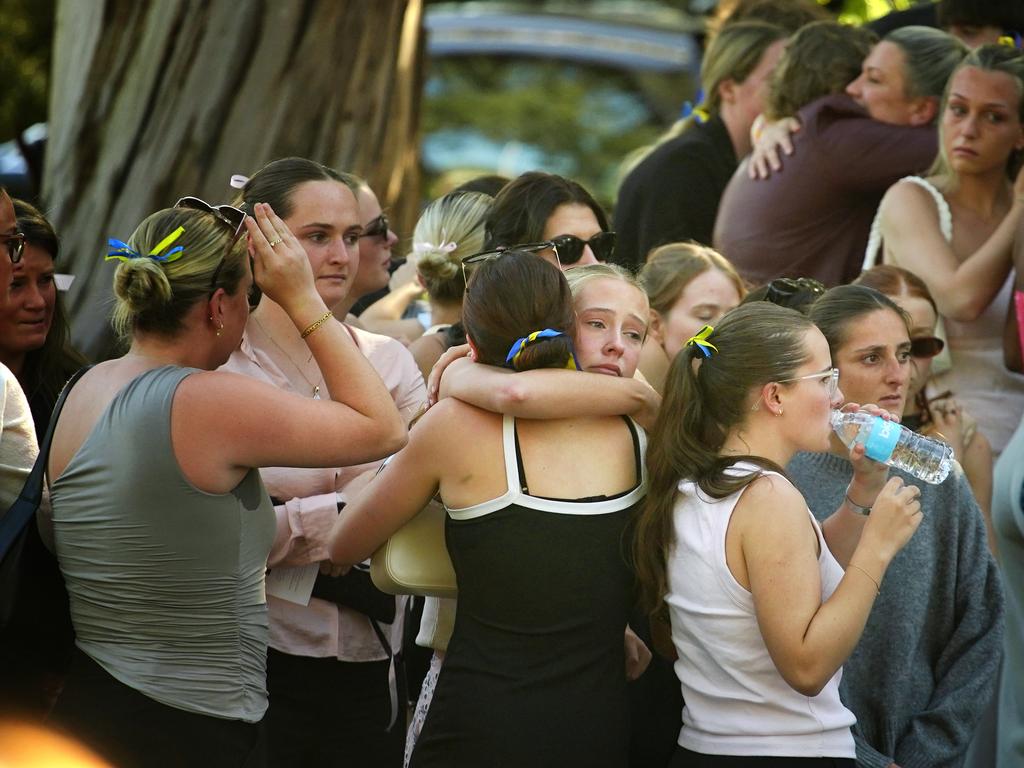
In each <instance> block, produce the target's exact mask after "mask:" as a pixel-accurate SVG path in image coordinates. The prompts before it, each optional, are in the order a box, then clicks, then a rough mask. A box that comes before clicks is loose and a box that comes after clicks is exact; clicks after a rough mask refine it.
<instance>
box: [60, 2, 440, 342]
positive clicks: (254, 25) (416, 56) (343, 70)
mask: <svg viewBox="0 0 1024 768" xmlns="http://www.w3.org/2000/svg"><path fill="white" fill-rule="evenodd" d="M422 5H423V2H422V0H159V2H138V0H89V2H82V0H60V3H59V6H58V10H57V31H56V37H55V40H54V64H53V77H52V81H51V82H52V91H51V103H50V121H49V123H50V131H49V140H48V147H47V157H46V167H45V171H44V179H43V197H44V200H45V203H46V208H47V210H48V212H49V213H50V216H51V218H52V220H53V222H54V225H55V226H56V228H57V231H58V232H59V233H60V235H61V237H62V238H63V241H64V243H65V249H64V253H65V257H64V262H65V263H64V265H63V266H65V267H66V268H67V269H68V270H69V271H70V272H72V273H73V274H75V275H76V276H77V281H76V283H75V285H74V287H73V288H72V289H71V292H70V294H69V296H68V302H69V309H70V312H71V316H72V318H73V322H72V329H73V338H74V341H75V343H76V344H77V345H78V346H79V348H80V349H82V351H83V352H85V353H86V354H87V355H89V356H90V357H93V358H96V359H101V358H103V357H106V356H109V355H110V354H111V353H112V352H113V351H114V346H113V340H112V337H111V335H110V332H109V325H108V322H107V318H108V315H109V309H110V296H111V293H110V285H111V282H112V276H113V273H112V269H111V267H110V263H109V262H104V261H103V258H102V257H103V255H104V254H105V249H104V246H105V244H106V241H107V238H108V237H118V238H120V239H126V238H127V236H128V235H129V234H131V232H132V230H133V228H134V227H135V226H136V225H137V224H138V223H139V222H140V221H141V220H142V219H143V218H144V217H145V216H147V215H148V214H149V213H152V212H153V211H156V210H159V209H160V208H164V207H167V206H170V205H173V204H174V202H175V200H177V199H178V198H179V197H181V196H182V195H186V194H193V195H199V196H200V197H203V198H204V199H206V200H209V201H211V202H221V201H224V200H227V199H228V198H229V197H230V195H231V193H232V192H233V190H231V189H230V188H229V186H228V179H229V178H230V176H231V175H232V174H233V173H241V174H246V175H249V174H252V173H253V172H254V171H256V170H257V169H259V168H260V167H261V166H262V165H264V164H265V163H266V162H268V161H270V160H272V159H274V158H278V157H287V156H291V155H298V156H302V157H308V158H311V159H314V160H317V161H319V162H322V163H324V164H326V165H330V166H332V167H335V168H338V169H339V170H344V171H350V172H354V173H356V174H358V175H360V176H363V177H364V178H366V179H367V180H368V181H369V183H370V185H371V186H372V187H373V188H374V189H375V190H376V191H377V193H378V195H379V196H380V197H381V202H382V203H383V204H385V205H387V204H390V205H391V207H392V210H393V212H394V214H395V215H394V218H395V219H396V220H397V221H398V223H399V226H404V227H405V228H406V229H405V230H404V231H408V230H409V229H410V228H411V226H412V224H413V221H414V217H415V215H416V211H417V205H418V192H419V191H418V188H417V187H418V178H417V175H418V173H417V169H418V140H417V130H418V113H419V93H420V87H421V66H420V63H421V52H422V45H421V43H422V34H421V20H422V11H423V8H422Z"/></svg>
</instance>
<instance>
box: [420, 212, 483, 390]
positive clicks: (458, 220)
mask: <svg viewBox="0 0 1024 768" xmlns="http://www.w3.org/2000/svg"><path fill="white" fill-rule="evenodd" d="M493 200H494V198H492V197H491V196H490V195H485V194H483V193H481V192H451V193H449V194H447V195H444V196H443V197H439V198H438V199H436V200H434V201H433V202H431V203H430V204H429V205H427V207H426V208H424V209H423V213H422V215H420V219H419V221H418V222H416V229H415V230H414V231H413V235H412V241H413V243H412V257H413V258H414V259H415V262H416V280H417V282H418V283H419V285H420V286H422V287H423V288H424V289H425V290H426V292H427V299H428V301H429V302H430V327H429V328H427V330H426V332H425V333H424V334H423V336H421V337H420V338H418V339H417V340H416V341H414V342H413V343H412V344H410V345H409V351H410V352H412V355H413V357H414V358H415V359H416V364H417V365H419V367H420V371H421V372H422V373H423V378H424V379H426V378H427V377H428V376H429V375H430V369H431V368H433V367H434V363H436V362H437V359H438V358H439V357H440V356H441V355H442V354H443V353H444V352H445V351H446V350H448V349H449V348H450V347H452V346H454V345H456V344H464V343H465V341H466V333H465V331H464V330H463V328H462V296H463V294H464V293H465V290H466V282H465V279H464V277H463V275H462V260H463V259H464V258H466V257H467V256H472V255H473V254H474V253H479V252H480V251H482V250H483V249H484V220H485V219H486V217H487V213H488V211H489V210H490V208H491V203H492V201H493Z"/></svg>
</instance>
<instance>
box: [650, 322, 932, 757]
mask: <svg viewBox="0 0 1024 768" xmlns="http://www.w3.org/2000/svg"><path fill="white" fill-rule="evenodd" d="M837 382H838V376H837V371H836V370H835V369H834V368H833V367H832V359H831V356H830V354H829V349H828V344H827V342H826V341H825V338H824V336H822V334H821V332H820V331H819V330H818V329H817V328H815V327H814V325H812V324H811V323H810V321H809V320H807V318H805V317H804V316H803V315H800V314H799V313H797V312H795V311H793V310H789V309H785V308H783V307H777V306H774V305H768V304H764V303H760V302H756V303H753V304H747V305H743V306H740V307H739V308H737V309H735V310H733V311H732V312H730V313H729V314H727V315H726V316H725V317H724V318H723V320H722V322H721V324H720V325H719V326H718V327H717V328H716V329H710V328H708V327H705V329H704V330H703V331H702V332H701V333H700V334H698V335H697V336H696V337H694V338H693V339H691V341H690V343H689V344H688V346H687V347H685V348H684V349H683V351H682V352H680V354H679V355H678V356H677V358H676V360H675V362H674V363H673V365H672V369H671V371H670V373H669V378H668V384H667V388H666V392H665V400H664V402H663V404H662V408H661V412H660V415H659V418H658V422H657V424H656V425H655V428H654V431H653V432H652V435H651V442H650V450H649V452H648V475H649V479H650V489H649V492H648V498H647V502H646V504H645V508H644V511H643V515H642V517H641V520H640V522H639V524H638V526H637V531H636V537H635V541H634V551H635V560H636V568H637V575H638V578H639V579H640V583H641V589H642V592H643V597H644V598H645V602H646V604H647V606H648V607H649V608H651V609H653V610H658V609H660V608H661V605H662V603H663V602H664V604H665V605H666V606H667V608H668V613H669V616H670V618H671V624H672V639H673V643H674V645H675V649H676V653H677V654H678V657H679V658H678V661H677V662H676V674H677V676H678V677H679V681H680V683H681V685H682V691H683V699H684V701H685V702H686V703H685V706H684V707H683V712H682V721H683V726H682V729H681V731H680V734H679V742H678V743H679V748H678V750H677V753H676V755H675V758H674V760H673V763H672V766H679V767H680V768H681V767H682V766H697V767H698V768H699V767H700V766H746V765H752V766H761V765H786V766H793V765H827V766H853V765H854V756H855V751H854V742H853V737H852V735H851V733H850V726H851V725H853V723H854V722H855V718H854V716H853V714H852V713H851V712H850V711H849V710H848V709H847V708H846V707H844V706H843V704H842V702H841V701H840V700H839V678H840V675H841V665H842V664H843V662H844V661H845V660H846V658H847V656H849V654H850V653H851V651H852V650H853V648H854V646H855V645H856V644H857V641H858V639H859V637H860V634H861V632H862V631H863V629H864V624H865V622H866V621H867V617H868V614H869V613H870V611H871V606H872V604H873V603H874V599H875V596H876V595H877V593H878V588H879V584H880V583H881V581H882V578H883V577H884V575H885V570H886V568H887V567H888V564H889V561H890V560H891V559H892V557H893V556H894V555H895V554H896V553H897V552H898V551H899V550H900V549H901V548H902V547H903V545H904V544H905V543H906V542H907V541H908V540H909V539H910V537H911V536H912V535H913V533H914V531H915V530H916V528H917V526H918V525H919V523H920V516H919V514H918V513H919V512H920V507H919V505H918V503H917V501H916V499H917V496H918V491H917V489H916V488H914V487H911V486H907V487H904V486H903V485H902V483H901V482H900V481H899V480H898V479H893V480H890V481H889V482H888V483H886V482H885V479H884V478H885V473H884V471H881V472H880V471H879V470H878V468H877V465H875V466H874V467H872V466H871V465H870V462H868V461H867V460H866V459H865V458H864V456H863V448H862V447H857V448H856V449H854V451H853V452H851V460H852V461H853V462H854V464H855V466H856V467H857V472H856V474H855V476H854V479H853V481H852V484H851V491H850V492H851V493H854V494H856V495H857V497H858V498H864V499H874V502H873V511H872V514H871V517H870V519H869V521H868V524H867V527H866V528H865V537H866V538H862V539H861V543H860V546H859V547H858V549H857V551H856V552H855V553H854V554H853V556H852V558H851V559H850V564H849V567H848V570H847V571H846V573H845V574H844V572H843V570H842V568H841V567H840V566H839V564H838V563H837V562H836V561H835V559H834V558H833V557H832V555H831V553H830V552H829V551H828V548H827V546H826V545H825V543H824V540H823V538H822V534H821V531H820V529H819V528H818V525H817V523H816V522H815V521H814V518H813V517H812V516H811V514H810V511H809V510H808V509H807V504H806V503H805V501H804V499H803V497H802V496H801V495H800V493H799V491H797V490H796V488H795V487H793V485H792V484H791V483H790V482H789V481H788V480H787V479H786V477H785V474H784V472H783V470H782V469H781V468H782V467H783V466H785V465H786V463H787V462H788V461H789V459H790V458H791V457H792V456H793V455H794V454H795V453H796V452H797V451H807V450H810V451H824V450H827V449H828V446H829V437H830V435H831V429H830V426H829V416H830V414H831V411H832V409H833V408H834V407H837V406H838V405H839V404H840V403H841V402H842V394H841V393H840V392H839V391H838V387H837ZM871 410H872V411H873V412H880V409H877V408H873V407H872V408H871ZM882 469H883V470H884V467H883V468H882ZM860 494H863V497H861V496H860ZM869 532H870V533H869Z"/></svg>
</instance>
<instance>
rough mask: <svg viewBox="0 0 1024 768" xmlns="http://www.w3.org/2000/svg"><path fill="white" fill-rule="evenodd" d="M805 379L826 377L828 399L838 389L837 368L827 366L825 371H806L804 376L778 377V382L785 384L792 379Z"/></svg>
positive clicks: (823, 378) (822, 379)
mask: <svg viewBox="0 0 1024 768" xmlns="http://www.w3.org/2000/svg"><path fill="white" fill-rule="evenodd" d="M805 379H817V380H819V381H825V380H826V379H828V399H829V400H831V399H832V398H833V397H835V396H836V392H838V391H839V369H838V368H829V369H828V370H827V371H818V372H817V373H808V374H806V375H804V376H793V377H792V378H789V379H779V381H778V383H779V384H787V383H789V382H793V381H804V380H805Z"/></svg>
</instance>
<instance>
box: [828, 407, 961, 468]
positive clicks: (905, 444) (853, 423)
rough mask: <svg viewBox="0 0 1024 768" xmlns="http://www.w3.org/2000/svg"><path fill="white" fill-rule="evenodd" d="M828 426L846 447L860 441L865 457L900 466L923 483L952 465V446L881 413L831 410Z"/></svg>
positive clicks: (892, 465)
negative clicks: (921, 433) (918, 432)
mask: <svg viewBox="0 0 1024 768" xmlns="http://www.w3.org/2000/svg"><path fill="white" fill-rule="evenodd" d="M832 429H833V430H835V433H836V434H837V435H839V439H840V440H842V441H843V444H844V445H846V446H847V447H848V448H849V447H852V446H853V444H854V443H862V444H863V445H864V453H865V455H866V456H867V457H868V458H869V459H873V460H874V461H879V462H881V463H883V464H888V465H889V466H890V467H896V469H902V470H903V471H904V472H907V473H908V474H911V475H913V476H914V477H917V478H919V479H921V480H924V481H925V482H926V483H932V484H935V485H937V484H939V483H941V482H942V481H943V480H945V479H946V475H948V474H949V470H950V469H952V468H953V449H952V448H951V447H950V446H949V445H948V444H946V443H944V442H942V441H941V440H933V439H932V438H930V437H925V436H923V435H919V434H917V433H916V432H912V431H911V430H909V429H907V428H906V427H904V426H903V425H902V424H900V423H899V422H895V421H888V420H886V419H883V418H882V417H881V416H872V415H871V414H870V413H865V412H863V411H857V412H855V413H843V412H842V411H832Z"/></svg>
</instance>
